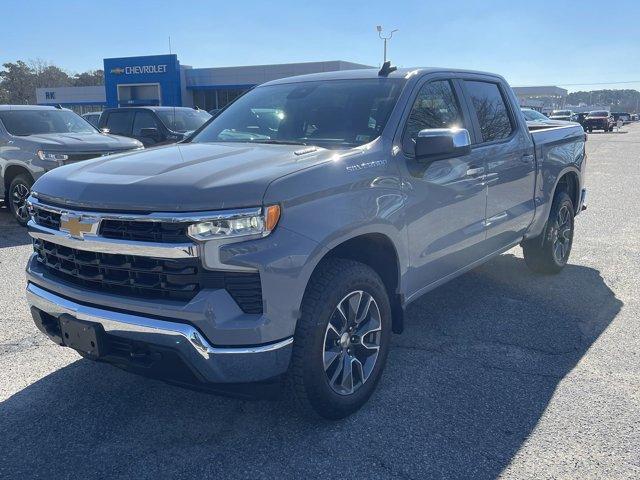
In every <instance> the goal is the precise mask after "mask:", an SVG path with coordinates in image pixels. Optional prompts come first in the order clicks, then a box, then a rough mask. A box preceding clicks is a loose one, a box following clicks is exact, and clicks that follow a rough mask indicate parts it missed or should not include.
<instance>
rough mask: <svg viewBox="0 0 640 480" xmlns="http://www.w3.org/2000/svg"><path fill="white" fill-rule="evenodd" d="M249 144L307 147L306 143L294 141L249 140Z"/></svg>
mask: <svg viewBox="0 0 640 480" xmlns="http://www.w3.org/2000/svg"><path fill="white" fill-rule="evenodd" d="M249 143H267V144H272V145H307V144H306V143H304V142H295V141H293V140H272V139H265V140H249Z"/></svg>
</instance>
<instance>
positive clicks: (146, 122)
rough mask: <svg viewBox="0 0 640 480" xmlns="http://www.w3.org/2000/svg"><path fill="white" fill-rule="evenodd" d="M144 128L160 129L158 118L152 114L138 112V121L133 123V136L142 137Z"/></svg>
mask: <svg viewBox="0 0 640 480" xmlns="http://www.w3.org/2000/svg"><path fill="white" fill-rule="evenodd" d="M143 128H158V123H157V122H156V118H155V117H154V116H153V113H151V112H137V113H136V119H135V121H134V122H133V136H134V137H141V136H142V135H141V133H142V129H143Z"/></svg>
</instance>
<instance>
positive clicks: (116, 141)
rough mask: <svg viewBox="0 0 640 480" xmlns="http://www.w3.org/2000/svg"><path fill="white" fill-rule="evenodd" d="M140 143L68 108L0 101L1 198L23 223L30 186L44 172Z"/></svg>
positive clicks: (130, 147)
mask: <svg viewBox="0 0 640 480" xmlns="http://www.w3.org/2000/svg"><path fill="white" fill-rule="evenodd" d="M141 148H142V143H140V142H138V141H137V140H133V139H131V138H125V137H118V136H116V135H108V134H106V133H103V132H100V131H98V130H97V129H96V128H95V127H93V126H92V125H90V124H89V123H88V122H87V121H86V120H85V119H83V118H82V117H80V116H79V115H77V114H75V113H74V112H72V111H71V110H67V109H66V108H61V107H49V106H42V105H40V106H36V105H0V199H4V203H5V205H6V206H7V207H8V208H9V210H10V211H11V213H12V214H13V216H14V217H15V219H16V221H17V222H18V223H19V224H20V225H22V226H24V225H26V224H27V222H28V220H29V213H28V211H27V198H28V197H29V191H30V189H31V185H33V182H34V181H35V180H37V179H38V178H39V177H40V176H41V175H43V174H44V173H46V172H48V171H49V170H52V169H54V168H57V167H59V166H61V165H67V164H70V163H75V162H79V161H82V160H86V159H88V158H95V157H100V156H103V155H108V154H111V153H119V152H124V151H126V150H135V149H141Z"/></svg>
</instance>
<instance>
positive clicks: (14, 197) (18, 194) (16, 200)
mask: <svg viewBox="0 0 640 480" xmlns="http://www.w3.org/2000/svg"><path fill="white" fill-rule="evenodd" d="M28 197H29V187H28V186H27V185H25V184H24V183H18V184H16V185H15V186H14V187H13V190H12V191H11V205H12V208H13V212H14V213H15V215H16V217H18V218H19V219H20V220H22V221H24V222H26V221H27V220H29V212H28V210H27V198H28Z"/></svg>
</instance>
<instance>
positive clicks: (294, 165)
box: [33, 143, 335, 212]
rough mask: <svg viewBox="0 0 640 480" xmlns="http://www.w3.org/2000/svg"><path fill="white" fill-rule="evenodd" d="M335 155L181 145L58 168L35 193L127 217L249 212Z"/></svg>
mask: <svg viewBox="0 0 640 480" xmlns="http://www.w3.org/2000/svg"><path fill="white" fill-rule="evenodd" d="M334 154H335V152H334V151H330V150H325V149H321V148H318V149H315V148H310V147H304V146H300V145H265V144H256V145H248V144H246V143H242V144H233V143H209V144H206V143H186V144H176V145H169V146H166V147H159V148H152V149H148V150H141V151H138V152H131V153H124V154H118V155H111V156H107V157H100V158H96V159H92V160H87V161H84V162H81V163H76V164H73V165H67V166H64V167H60V168H56V169H54V170H52V171H51V172H49V173H47V174H46V175H43V176H42V177H41V178H40V179H39V180H38V181H37V182H36V183H35V185H34V186H33V191H34V192H37V195H38V196H39V198H40V199H41V200H43V201H50V202H54V203H56V204H60V205H69V206H75V207H80V208H86V209H99V210H116V211H120V212H126V211H147V212H148V211H156V212H159V211H166V212H184V211H204V210H218V209H226V208H243V207H251V206H257V205H260V204H261V203H262V198H263V196H264V193H265V191H266V189H267V187H268V185H269V184H270V183H271V182H272V181H273V180H275V179H276V178H279V177H281V176H283V175H287V174H289V173H293V172H295V171H298V170H301V169H304V168H308V167H310V166H313V165H315V164H318V163H322V162H325V161H328V160H329V159H331V158H332V156H333V155H334Z"/></svg>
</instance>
